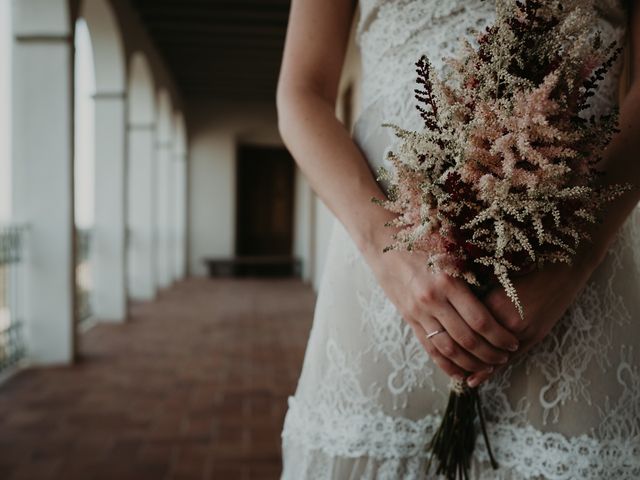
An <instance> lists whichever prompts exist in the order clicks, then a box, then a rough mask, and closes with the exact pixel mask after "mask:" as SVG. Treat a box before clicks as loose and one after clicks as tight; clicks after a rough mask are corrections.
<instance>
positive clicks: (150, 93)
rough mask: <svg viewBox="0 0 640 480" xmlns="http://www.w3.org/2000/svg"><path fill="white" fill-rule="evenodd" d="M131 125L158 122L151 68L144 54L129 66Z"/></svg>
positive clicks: (133, 59)
mask: <svg viewBox="0 0 640 480" xmlns="http://www.w3.org/2000/svg"><path fill="white" fill-rule="evenodd" d="M128 87H129V114H128V116H129V125H151V124H153V123H155V120H156V97H155V85H154V81H153V75H152V73H151V66H150V65H149V61H148V60H147V57H146V56H145V55H144V54H143V53H142V52H135V53H134V54H133V55H132V56H131V62H130V64H129V85H128Z"/></svg>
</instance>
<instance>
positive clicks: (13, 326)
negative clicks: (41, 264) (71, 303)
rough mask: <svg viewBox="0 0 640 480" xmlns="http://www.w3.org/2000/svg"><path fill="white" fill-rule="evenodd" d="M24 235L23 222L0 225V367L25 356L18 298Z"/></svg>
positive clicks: (21, 313) (20, 306)
mask: <svg viewBox="0 0 640 480" xmlns="http://www.w3.org/2000/svg"><path fill="white" fill-rule="evenodd" d="M25 236H26V229H25V227H23V226H18V225H4V226H0V371H3V370H5V369H6V368H7V367H10V366H12V365H15V364H16V363H17V362H18V361H20V360H21V359H22V358H23V357H24V356H25V343H24V336H23V325H24V324H23V322H24V319H23V309H22V301H21V300H22V295H23V272H22V270H23V261H22V260H23V258H24V251H25V247H24V244H25Z"/></svg>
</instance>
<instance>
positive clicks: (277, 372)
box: [0, 279, 315, 480]
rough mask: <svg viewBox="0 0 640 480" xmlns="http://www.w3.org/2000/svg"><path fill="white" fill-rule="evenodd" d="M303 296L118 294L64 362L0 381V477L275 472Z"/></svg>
mask: <svg viewBox="0 0 640 480" xmlns="http://www.w3.org/2000/svg"><path fill="white" fill-rule="evenodd" d="M314 302H315V296H314V294H313V292H312V291H311V289H310V288H309V287H307V286H305V285H303V284H302V283H301V282H299V281H297V280H258V279H244V280H232V279H217V280H209V279H191V280H187V281H184V282H180V283H178V284H176V285H175V286H174V287H173V288H171V289H169V290H167V291H163V292H161V294H160V295H159V297H158V299H157V300H156V301H154V302H148V303H133V304H131V307H130V319H129V320H128V321H127V322H126V323H125V324H121V325H116V324H99V325H98V326H96V327H94V328H92V329H91V330H89V331H88V332H86V333H85V334H83V335H82V336H81V345H80V359H79V361H78V362H77V364H76V365H73V366H70V367H48V368H32V369H28V370H25V371H22V372H20V373H19V374H18V375H16V376H14V377H13V378H11V379H10V380H9V381H8V382H6V383H5V384H4V385H2V386H0V479H2V480H49V479H51V480H76V479H78V480H181V479H182V480H191V479H197V480H276V479H278V478H279V475H280V468H281V462H280V429H281V427H282V420H283V418H284V413H285V411H286V402H287V397H288V396H289V395H290V394H292V393H293V391H294V389H295V382H296V380H297V376H298V374H299V371H300V367H301V365H302V357H303V354H304V347H305V344H306V339H307V335H308V333H309V328H310V326H311V319H312V317H313V305H314ZM292 365H293V366H292Z"/></svg>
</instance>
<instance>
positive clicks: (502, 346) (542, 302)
mask: <svg viewBox="0 0 640 480" xmlns="http://www.w3.org/2000/svg"><path fill="white" fill-rule="evenodd" d="M394 254H395V258H394V259H389V260H390V261H391V262H393V267H391V264H390V263H387V264H386V265H376V266H374V271H377V272H378V273H377V276H378V280H379V281H380V284H381V286H382V288H383V289H384V290H385V293H386V294H387V295H388V297H389V299H390V300H391V301H392V302H393V303H394V304H395V305H396V308H398V310H399V311H400V313H401V315H402V317H403V318H404V320H405V321H406V322H407V323H408V324H409V326H410V327H411V329H412V330H413V332H414V334H415V335H416V337H417V339H418V340H419V341H420V343H421V344H422V346H423V347H424V349H425V350H426V351H427V353H428V354H429V356H430V358H432V359H433V360H434V362H435V363H436V364H437V365H438V366H439V367H440V368H441V369H442V370H443V371H444V372H445V373H446V374H447V375H449V376H450V377H452V378H454V379H457V380H462V379H466V380H467V383H468V385H470V386H472V387H473V386H477V385H479V384H480V383H482V382H483V381H485V380H487V379H488V378H489V377H490V376H491V375H492V374H493V373H494V372H495V371H496V369H498V368H500V367H504V366H505V365H507V364H508V363H509V362H510V361H512V360H513V359H514V358H515V356H516V355H522V354H523V353H525V352H527V351H528V350H530V349H531V348H532V347H533V346H535V345H536V344H537V343H539V342H540V341H541V340H542V339H544V338H545V337H546V335H547V334H548V333H549V331H550V330H551V329H552V328H553V326H554V325H555V324H556V323H557V322H558V320H559V319H560V318H561V317H562V315H563V314H564V312H565V311H566V310H567V308H568V307H569V305H571V303H572V301H573V300H574V299H575V297H576V295H577V294H578V292H579V291H580V289H581V288H582V286H584V284H585V283H586V281H587V279H588V278H589V275H590V273H591V269H589V268H584V267H582V266H567V265H550V266H549V267H548V268H545V269H544V270H540V271H536V272H532V273H529V274H527V275H523V276H522V277H519V278H517V279H515V280H514V285H515V287H516V289H517V291H518V296H519V298H520V302H521V303H522V306H523V308H524V312H525V316H524V318H521V317H520V315H519V313H518V311H517V310H516V308H515V306H514V305H513V303H512V302H511V300H510V299H509V298H508V297H507V296H506V294H505V292H504V290H503V289H502V288H495V289H494V290H492V291H490V292H489V293H488V295H487V296H486V297H485V298H484V299H483V300H482V301H481V300H479V299H478V298H477V297H476V296H475V295H474V294H473V293H472V291H471V290H470V288H469V286H468V285H467V284H466V283H465V282H464V281H463V280H460V279H455V278H452V277H450V276H448V275H446V274H437V273H433V272H430V271H429V270H428V269H426V268H425V266H424V262H423V261H422V259H421V258H420V255H419V254H416V253H415V252H414V253H411V254H410V253H407V252H394ZM436 332H438V333H436ZM429 334H432V335H429ZM428 336H429V337H430V338H427V337H428Z"/></svg>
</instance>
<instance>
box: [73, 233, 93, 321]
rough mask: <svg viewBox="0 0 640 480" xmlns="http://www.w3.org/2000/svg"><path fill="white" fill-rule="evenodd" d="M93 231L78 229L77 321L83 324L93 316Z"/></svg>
mask: <svg viewBox="0 0 640 480" xmlns="http://www.w3.org/2000/svg"><path fill="white" fill-rule="evenodd" d="M90 251H91V230H89V229H81V228H78V229H76V266H75V268H76V319H77V321H78V323H82V322H84V321H85V320H87V319H88V318H90V317H91V315H92V313H93V312H92V309H91V288H92V281H91V264H90V261H89V253H90Z"/></svg>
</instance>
